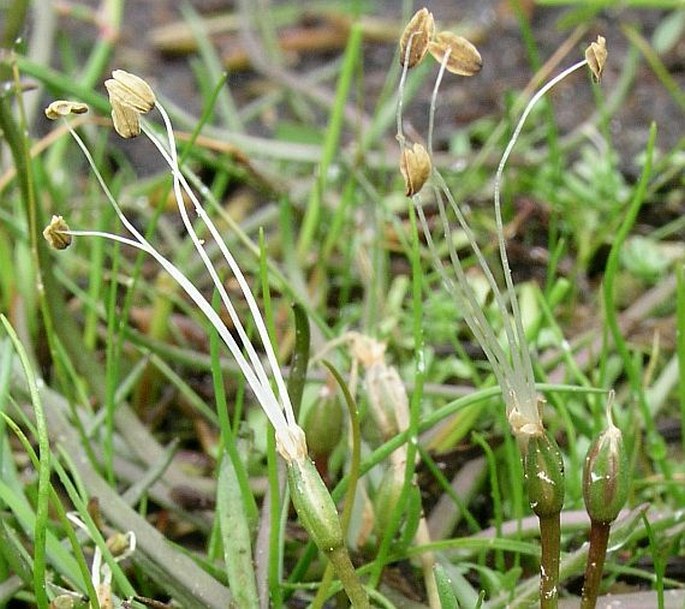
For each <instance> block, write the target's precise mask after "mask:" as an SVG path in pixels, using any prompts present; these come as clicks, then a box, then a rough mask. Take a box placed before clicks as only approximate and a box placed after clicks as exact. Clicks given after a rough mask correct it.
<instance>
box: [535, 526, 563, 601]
mask: <svg viewBox="0 0 685 609" xmlns="http://www.w3.org/2000/svg"><path fill="white" fill-rule="evenodd" d="M560 536H561V514H555V515H552V516H544V517H542V516H541V517H540V541H541V545H542V547H541V549H540V609H557V603H558V601H559V551H560Z"/></svg>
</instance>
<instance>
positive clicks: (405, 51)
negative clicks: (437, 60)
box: [400, 7, 435, 69]
mask: <svg viewBox="0 0 685 609" xmlns="http://www.w3.org/2000/svg"><path fill="white" fill-rule="evenodd" d="M434 35H435V20H434V19H433V13H431V12H429V11H428V9H427V8H425V7H424V8H422V9H421V10H418V11H416V13H415V14H414V16H413V17H412V18H411V21H409V23H408V24H407V27H405V28H404V31H403V32H402V36H401V38H400V65H402V66H403V67H406V68H407V69H411V68H413V67H414V66H416V65H418V64H419V63H421V61H423V58H424V57H425V55H426V51H428V45H429V43H430V41H431V40H432V39H433V36H434Z"/></svg>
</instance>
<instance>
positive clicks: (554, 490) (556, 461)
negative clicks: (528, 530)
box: [524, 432, 566, 518]
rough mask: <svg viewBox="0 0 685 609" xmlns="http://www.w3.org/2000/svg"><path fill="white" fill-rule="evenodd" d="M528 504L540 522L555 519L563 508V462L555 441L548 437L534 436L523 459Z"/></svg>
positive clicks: (529, 441) (545, 433)
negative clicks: (549, 518)
mask: <svg viewBox="0 0 685 609" xmlns="http://www.w3.org/2000/svg"><path fill="white" fill-rule="evenodd" d="M524 461H525V462H524V468H525V475H526V484H527V487H528V501H529V502H530V507H531V509H532V510H533V512H535V514H536V515H537V516H539V517H540V518H546V517H549V516H555V515H557V514H559V513H560V512H561V508H562V507H563V506H564V492H565V487H566V484H565V479H564V461H563V459H562V457H561V451H560V450H559V447H558V446H557V443H556V440H555V439H554V438H553V437H552V436H551V435H550V434H549V433H548V432H543V433H542V434H540V435H537V436H532V437H531V438H529V440H528V448H527V451H526V456H525V458H524Z"/></svg>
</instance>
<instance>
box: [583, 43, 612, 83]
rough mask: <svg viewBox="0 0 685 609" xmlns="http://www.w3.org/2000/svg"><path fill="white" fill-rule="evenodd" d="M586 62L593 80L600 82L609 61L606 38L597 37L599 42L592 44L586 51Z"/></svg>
mask: <svg viewBox="0 0 685 609" xmlns="http://www.w3.org/2000/svg"><path fill="white" fill-rule="evenodd" d="M585 60H586V61H587V65H588V67H589V68H590V71H591V72H592V80H594V81H595V82H599V81H600V79H601V78H602V72H603V71H604V64H605V63H606V60H607V40H606V38H604V36H597V41H596V42H591V43H590V46H589V47H588V48H587V49H585Z"/></svg>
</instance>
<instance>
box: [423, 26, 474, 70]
mask: <svg viewBox="0 0 685 609" xmlns="http://www.w3.org/2000/svg"><path fill="white" fill-rule="evenodd" d="M428 51H429V53H430V54H431V55H432V56H433V57H434V58H435V60H436V61H437V62H438V63H443V61H446V63H445V69H446V70H447V71H448V72H451V73H452V74H457V75H459V76H473V75H474V74H478V72H480V69H481V68H482V67H483V59H482V58H481V56H480V53H479V52H478V49H477V48H476V47H475V46H473V44H471V43H470V42H469V41H468V40H466V38H464V37H463V36H458V35H457V34H455V33H454V32H440V33H439V34H437V35H436V37H435V40H433V41H432V42H431V43H430V44H429V45H428ZM448 54H449V55H448ZM446 56H447V59H445V57H446Z"/></svg>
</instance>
